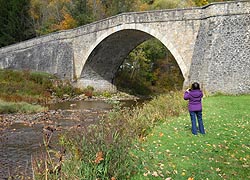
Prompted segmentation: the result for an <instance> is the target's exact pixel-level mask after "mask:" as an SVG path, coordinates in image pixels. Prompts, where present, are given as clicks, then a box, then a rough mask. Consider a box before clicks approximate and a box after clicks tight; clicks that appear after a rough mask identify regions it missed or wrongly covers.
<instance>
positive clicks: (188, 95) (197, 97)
mask: <svg viewBox="0 0 250 180" xmlns="http://www.w3.org/2000/svg"><path fill="white" fill-rule="evenodd" d="M202 97H203V93H202V91H201V90H199V89H196V90H191V91H186V92H185V93H184V99H185V100H189V102H188V110H189V111H201V110H202V104H201V98H202Z"/></svg>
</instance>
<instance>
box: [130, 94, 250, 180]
mask: <svg viewBox="0 0 250 180" xmlns="http://www.w3.org/2000/svg"><path fill="white" fill-rule="evenodd" d="M249 107H250V96H249V95H242V96H215V97H207V98H204V100H203V121H204V126H205V129H206V135H198V136H194V135H192V134H191V122H190V117H189V115H188V112H187V113H186V114H184V115H181V116H179V117H174V118H166V119H165V121H164V122H163V123H161V124H160V125H158V126H156V127H155V128H154V129H153V131H152V132H151V133H150V134H149V135H148V136H147V137H146V138H144V141H142V142H140V143H139V144H137V146H136V148H135V150H133V154H134V157H136V159H137V160H138V161H139V162H140V163H139V164H138V167H139V168H138V172H137V173H136V175H135V176H133V178H132V179H134V180H140V179H143V180H145V179H166V178H172V179H177V180H182V179H183V180H184V179H185V180H187V179H188V178H190V179H191V178H194V179H199V180H201V179H204V180H205V179H212V180H214V179H237V180H238V179H242V180H244V179H250V171H249V168H250V133H249V131H250V111H249V110H250V109H249Z"/></svg>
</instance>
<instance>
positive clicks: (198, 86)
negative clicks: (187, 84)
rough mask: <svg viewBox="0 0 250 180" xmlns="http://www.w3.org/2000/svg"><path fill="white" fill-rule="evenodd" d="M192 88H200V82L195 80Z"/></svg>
mask: <svg viewBox="0 0 250 180" xmlns="http://www.w3.org/2000/svg"><path fill="white" fill-rule="evenodd" d="M191 89H192V90H195V89H200V85H199V83H197V82H194V83H193V84H192V87H191Z"/></svg>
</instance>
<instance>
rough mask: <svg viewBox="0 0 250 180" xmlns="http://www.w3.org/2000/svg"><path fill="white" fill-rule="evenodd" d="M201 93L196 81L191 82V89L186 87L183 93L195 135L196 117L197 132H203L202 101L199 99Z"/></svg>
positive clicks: (201, 95)
mask: <svg viewBox="0 0 250 180" xmlns="http://www.w3.org/2000/svg"><path fill="white" fill-rule="evenodd" d="M202 97H203V93H202V91H201V90H200V85H199V83H197V82H194V83H193V84H192V87H191V89H188V90H186V91H185V93H184V99H185V100H188V101H189V102H188V110H189V114H190V117H191V122H192V133H193V134H194V135H197V125H196V118H197V119H198V127H199V132H200V133H201V134H205V130H204V125H203V121H202V103H201V99H202Z"/></svg>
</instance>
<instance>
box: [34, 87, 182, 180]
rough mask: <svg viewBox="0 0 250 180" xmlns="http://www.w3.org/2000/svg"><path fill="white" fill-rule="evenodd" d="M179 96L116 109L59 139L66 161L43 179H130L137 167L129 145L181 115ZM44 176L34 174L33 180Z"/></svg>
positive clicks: (166, 96) (136, 160) (178, 94)
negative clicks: (171, 117) (97, 120)
mask: <svg viewBox="0 0 250 180" xmlns="http://www.w3.org/2000/svg"><path fill="white" fill-rule="evenodd" d="M181 96H182V93H180V92H178V93H171V94H168V95H162V96H159V97H157V98H155V99H154V100H152V101H151V102H149V103H147V104H145V105H144V106H143V107H136V108H134V109H132V110H131V109H121V108H120V106H116V107H115V108H114V110H113V111H112V112H110V113H109V115H108V117H105V118H103V120H101V121H100V122H99V123H97V124H95V125H91V126H88V127H86V128H85V129H80V131H77V130H76V131H75V132H72V131H71V132H70V133H69V134H68V135H64V136H62V138H61V142H60V144H61V145H62V146H64V147H65V149H66V152H67V154H66V156H65V158H66V159H65V160H64V162H63V163H62V167H61V169H60V172H55V173H51V174H47V178H48V179H88V180H89V179H111V178H112V179H113V180H114V179H130V178H131V177H132V176H134V174H135V173H137V171H138V170H137V165H138V163H139V161H138V159H137V158H135V157H134V156H133V155H132V154H131V148H133V146H132V145H133V142H134V141H135V139H137V138H143V137H145V136H146V135H148V133H150V131H151V130H152V128H153V127H154V126H155V125H156V124H159V123H161V122H163V121H164V119H165V118H166V117H169V116H177V115H179V114H180V113H181V112H183V111H184V109H185V107H186V103H185V102H183V101H182V100H180V97H181ZM181 99H182V98H181ZM35 169H36V168H35ZM52 169H53V168H52ZM37 172H38V171H37ZM40 172H41V171H40ZM44 174H45V173H37V178H38V179H39V177H44Z"/></svg>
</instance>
